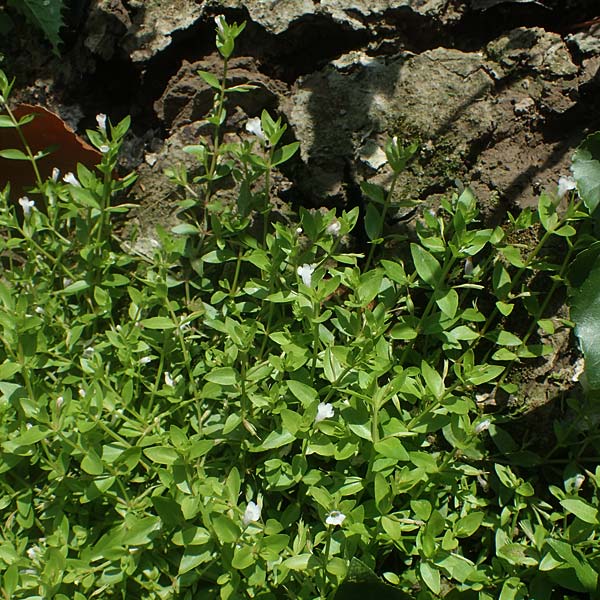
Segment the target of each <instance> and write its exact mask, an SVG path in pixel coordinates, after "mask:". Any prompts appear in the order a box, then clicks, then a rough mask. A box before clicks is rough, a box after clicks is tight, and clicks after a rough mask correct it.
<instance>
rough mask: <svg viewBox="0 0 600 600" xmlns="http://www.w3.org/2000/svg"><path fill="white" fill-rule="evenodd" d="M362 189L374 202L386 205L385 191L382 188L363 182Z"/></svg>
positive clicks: (361, 183)
mask: <svg viewBox="0 0 600 600" xmlns="http://www.w3.org/2000/svg"><path fill="white" fill-rule="evenodd" d="M360 189H361V190H362V191H363V193H364V194H365V195H366V196H367V197H368V198H369V199H370V200H372V201H373V202H376V203H377V204H385V190H384V189H383V188H382V187H380V186H378V185H376V184H374V183H370V182H368V181H361V182H360Z"/></svg>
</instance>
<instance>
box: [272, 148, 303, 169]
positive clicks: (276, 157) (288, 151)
mask: <svg viewBox="0 0 600 600" xmlns="http://www.w3.org/2000/svg"><path fill="white" fill-rule="evenodd" d="M298 148H300V142H293V143H292V144H288V145H287V146H283V147H282V148H277V150H275V152H274V153H273V161H272V163H271V164H272V166H274V167H276V166H277V165H280V164H282V163H284V162H286V161H288V160H289V159H290V158H292V156H294V154H296V152H297V151H298Z"/></svg>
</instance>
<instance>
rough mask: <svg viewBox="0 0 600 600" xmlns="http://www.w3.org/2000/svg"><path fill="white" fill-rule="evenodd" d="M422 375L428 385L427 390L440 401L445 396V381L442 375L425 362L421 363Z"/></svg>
mask: <svg viewBox="0 0 600 600" xmlns="http://www.w3.org/2000/svg"><path fill="white" fill-rule="evenodd" d="M421 374H422V375H423V379H424V380H425V384H426V385H427V389H428V390H429V391H430V392H431V393H432V394H433V395H434V396H435V397H436V398H437V399H438V400H440V399H441V398H442V396H443V395H444V390H445V388H444V380H443V379H442V377H441V375H440V374H439V373H438V372H437V371H436V370H435V369H434V368H433V367H431V366H430V365H429V363H427V362H425V361H424V360H423V361H421Z"/></svg>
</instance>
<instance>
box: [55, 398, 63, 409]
mask: <svg viewBox="0 0 600 600" xmlns="http://www.w3.org/2000/svg"><path fill="white" fill-rule="evenodd" d="M64 403H65V399H64V398H63V396H59V397H58V398H57V399H56V410H60V409H61V408H62V405H63V404H64Z"/></svg>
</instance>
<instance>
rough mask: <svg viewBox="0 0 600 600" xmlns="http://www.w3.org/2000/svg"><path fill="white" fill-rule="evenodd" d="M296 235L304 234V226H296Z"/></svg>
mask: <svg viewBox="0 0 600 600" xmlns="http://www.w3.org/2000/svg"><path fill="white" fill-rule="evenodd" d="M296 235H302V227H296Z"/></svg>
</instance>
